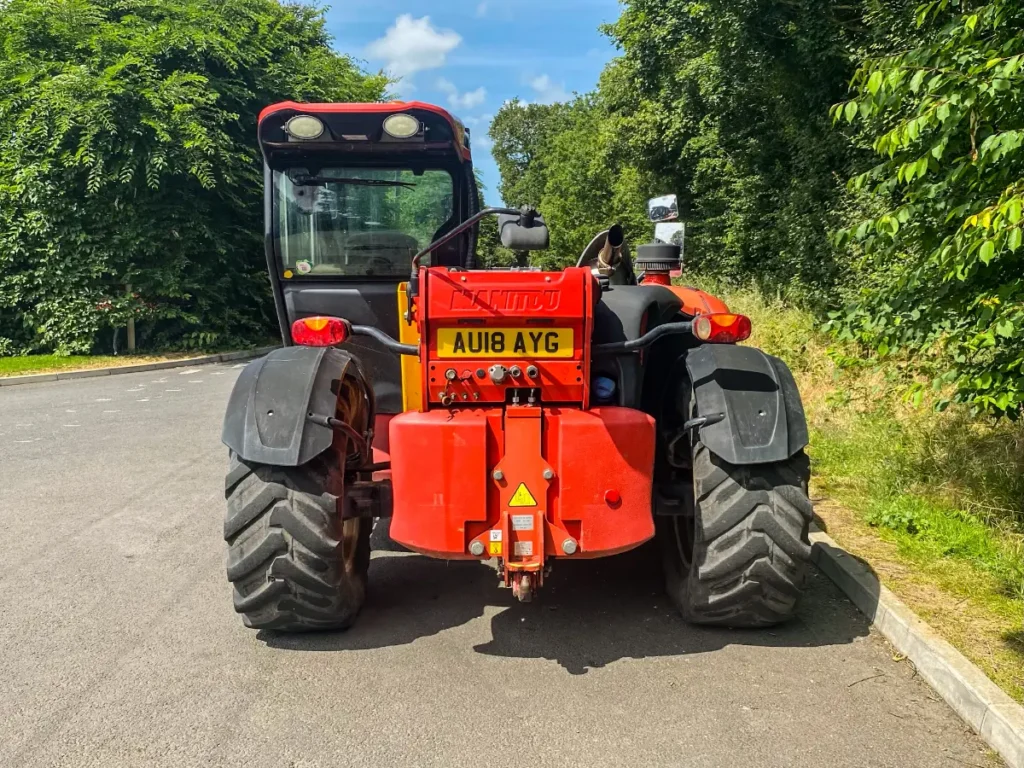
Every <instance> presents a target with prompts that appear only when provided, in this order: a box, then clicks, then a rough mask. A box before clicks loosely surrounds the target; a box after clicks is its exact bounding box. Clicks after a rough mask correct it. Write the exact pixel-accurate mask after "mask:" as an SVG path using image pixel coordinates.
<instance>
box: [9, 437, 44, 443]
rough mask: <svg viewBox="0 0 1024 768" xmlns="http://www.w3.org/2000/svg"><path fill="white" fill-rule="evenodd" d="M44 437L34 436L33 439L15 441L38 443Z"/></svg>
mask: <svg viewBox="0 0 1024 768" xmlns="http://www.w3.org/2000/svg"><path fill="white" fill-rule="evenodd" d="M42 439H43V438H41V437H37V438H34V439H32V440H15V441H14V442H16V443H38V442H39V441H40V440H42Z"/></svg>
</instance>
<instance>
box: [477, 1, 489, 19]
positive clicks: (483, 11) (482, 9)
mask: <svg viewBox="0 0 1024 768" xmlns="http://www.w3.org/2000/svg"><path fill="white" fill-rule="evenodd" d="M486 15H487V2H486V0H484V2H482V3H480V5H478V6H477V7H476V17H477V18H478V19H482V18H483V17H484V16H486Z"/></svg>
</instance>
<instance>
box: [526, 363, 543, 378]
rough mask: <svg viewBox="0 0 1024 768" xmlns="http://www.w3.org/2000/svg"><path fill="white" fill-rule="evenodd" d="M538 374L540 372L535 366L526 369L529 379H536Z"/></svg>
mask: <svg viewBox="0 0 1024 768" xmlns="http://www.w3.org/2000/svg"><path fill="white" fill-rule="evenodd" d="M538 373H540V371H538V370H537V366H536V365H531V366H530V367H529V368H527V369H526V375H527V376H529V377H530V378H531V379H536V378H537V374H538Z"/></svg>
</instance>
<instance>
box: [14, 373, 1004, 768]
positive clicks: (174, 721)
mask: <svg viewBox="0 0 1024 768" xmlns="http://www.w3.org/2000/svg"><path fill="white" fill-rule="evenodd" d="M239 367H240V366H231V365H222V366H206V367H201V368H193V369H187V370H171V371H162V372H154V373H148V374H147V373H141V374H128V375H123V376H111V377H103V378H95V379H84V380H77V381H65V382H53V383H44V384H33V385H24V386H18V387H11V388H4V389H0V531H2V536H0V562H2V563H3V568H2V570H0V586H2V595H3V598H2V602H0V662H2V663H0V766H5V767H6V768H20V767H21V766H69V767H73V768H86V766H104V767H105V768H106V767H110V766H114V767H116V768H119V767H120V766H173V767H174V768H183V767H184V766H219V765H226V766H246V768H257V767H258V766H275V767H276V766H294V767H296V768H316V767H321V766H322V767H324V768H327V767H328V766H345V767H346V768H348V767H356V766H373V767H377V766H380V767H381V768H389V767H391V766H444V767H445V768H453V767H455V766H479V765H482V764H494V765H519V766H523V765H531V766H586V767H587V768H594V767H596V766H618V767H622V766H643V767H645V768H647V767H648V766H701V767H703V766H708V767H716V768H717V767H719V766H722V767H726V768H733V766H773V767H775V766H786V767H787V768H790V767H794V766H815V767H816V768H817V767H819V766H829V767H830V768H838V767H839V766H871V767H872V768H875V767H878V766H896V767H898V768H916V767H917V766H921V767H927V768H933V767H935V766H945V767H947V768H956V766H963V765H974V766H989V765H995V764H996V763H994V762H993V761H992V759H991V758H990V757H989V756H988V754H987V752H986V750H985V749H984V745H983V744H982V743H981V742H980V741H979V740H978V739H977V738H976V737H974V736H973V735H972V734H971V733H970V731H969V730H968V729H967V728H966V727H965V726H964V725H963V724H962V723H961V721H960V720H959V719H958V718H957V717H956V716H955V715H954V714H953V713H952V712H951V711H950V710H949V709H948V708H947V707H946V706H945V705H944V704H943V703H942V702H941V701H940V700H939V699H938V697H937V696H936V695H935V694H934V693H933V692H932V691H931V690H930V689H929V688H928V687H927V686H926V685H924V684H923V683H922V682H921V681H920V679H918V678H916V677H915V675H914V671H913V668H912V667H911V666H910V665H909V664H908V663H906V662H898V661H894V659H893V657H892V653H891V651H890V650H888V649H887V647H886V645H885V644H884V642H883V641H881V640H880V639H879V638H878V637H877V636H875V635H874V634H873V633H871V632H870V631H869V627H868V624H867V623H866V622H865V620H864V618H863V617H862V616H861V615H860V614H859V613H857V611H856V610H855V609H854V608H853V607H851V605H850V604H849V603H848V602H847V601H846V600H845V599H844V598H842V597H841V596H840V594H839V593H838V592H837V590H836V589H835V588H834V587H833V586H832V585H831V583H830V582H828V581H827V579H825V578H824V577H823V576H821V575H819V574H815V575H814V576H813V578H812V580H811V586H810V592H809V594H808V598H807V600H806V602H805V603H804V604H803V608H802V610H801V612H800V616H799V618H798V619H797V620H796V621H795V622H793V623H791V624H789V625H788V626H785V627H783V628H778V629H775V630H772V631H763V632H727V631H709V630H703V629H696V628H692V627H688V626H686V625H685V624H683V623H682V622H681V621H680V620H679V619H678V618H677V617H676V616H675V615H674V614H673V613H672V611H671V610H670V608H669V606H668V604H667V602H666V600H665V598H664V597H663V596H662V595H661V593H660V590H659V581H658V574H657V567H656V562H655V558H653V557H652V556H651V553H650V552H649V551H646V550H645V551H640V552H638V553H633V554H631V555H626V556H623V557H621V558H617V559H612V560H604V561H597V562H592V563H573V564H563V565H562V566H561V567H557V568H556V569H555V573H554V576H553V577H552V579H551V580H550V581H549V585H548V588H547V590H546V593H545V594H544V595H543V597H542V599H541V600H540V601H539V602H535V603H532V604H528V605H519V604H517V603H514V602H513V600H512V597H511V595H510V593H509V592H508V591H506V590H499V589H497V587H496V580H495V577H494V572H493V571H492V570H491V569H489V568H487V567H486V566H483V565H478V564H468V563H458V564H446V563H443V562H434V561H429V560H426V559H423V558H421V557H418V556H415V555H409V554H391V553H380V554H379V555H375V557H374V560H373V562H372V565H371V568H370V579H371V596H370V603H369V604H368V606H367V609H366V610H365V611H364V613H363V615H362V616H361V618H360V620H359V622H358V624H357V625H356V627H355V628H353V629H352V630H350V631H349V632H347V633H335V634H321V635H315V636H303V637H288V636H277V635H274V634H272V633H257V632H253V631H252V630H247V629H245V628H244V627H243V626H242V623H241V621H240V619H239V618H238V617H237V616H236V615H235V614H234V613H233V611H232V609H231V598H230V589H229V586H228V584H227V581H226V580H225V576H224V566H223V557H224V546H223V542H222V540H221V524H222V513H223V509H222V508H223V472H224V468H225V462H226V455H225V454H226V450H225V449H224V448H223V447H222V446H221V445H220V442H219V434H220V421H221V416H222V413H223V408H224V404H225V402H226V400H227V396H228V393H229V391H230V387H231V385H232V383H233V381H234V379H235V377H236V376H237V374H238V368H239Z"/></svg>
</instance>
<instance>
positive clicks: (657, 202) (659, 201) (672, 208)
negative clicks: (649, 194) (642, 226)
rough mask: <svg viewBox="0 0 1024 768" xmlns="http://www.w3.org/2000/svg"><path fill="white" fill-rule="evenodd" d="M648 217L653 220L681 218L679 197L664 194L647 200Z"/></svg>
mask: <svg viewBox="0 0 1024 768" xmlns="http://www.w3.org/2000/svg"><path fill="white" fill-rule="evenodd" d="M647 218H649V219H650V220H651V221H653V222H659V221H675V220H676V219H678V218H679V198H678V197H676V196H675V195H662V196H661V197H654V198H651V199H650V200H648V201H647Z"/></svg>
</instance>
